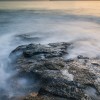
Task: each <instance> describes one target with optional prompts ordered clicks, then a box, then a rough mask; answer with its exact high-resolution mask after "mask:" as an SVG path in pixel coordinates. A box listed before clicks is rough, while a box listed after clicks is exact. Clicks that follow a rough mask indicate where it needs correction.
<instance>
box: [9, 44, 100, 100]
mask: <svg viewBox="0 0 100 100" xmlns="http://www.w3.org/2000/svg"><path fill="white" fill-rule="evenodd" d="M69 45H71V44H69V43H65V42H62V43H50V44H48V45H41V44H29V45H23V46H19V47H17V48H16V49H15V50H14V51H12V53H11V54H10V57H11V58H13V59H14V55H17V56H15V59H14V60H13V59H12V66H13V68H14V69H16V70H17V71H18V72H19V73H23V72H24V73H31V74H32V73H33V74H36V75H38V76H39V80H41V86H40V90H39V91H38V92H39V95H42V96H43V95H44V94H45V95H46V96H48V95H47V94H49V95H50V96H51V97H53V96H57V97H59V98H65V100H92V99H93V100H99V98H100V59H95V58H91V59H90V58H88V57H83V56H81V55H79V56H78V57H77V58H75V59H72V60H70V59H69V60H68V59H65V58H64V56H65V55H66V56H67V54H68V53H67V48H68V46H69ZM88 87H90V88H88ZM91 89H92V90H94V91H95V92H92V94H93V95H95V96H92V95H91V94H90V93H89V92H88V91H90V90H91ZM34 98H36V97H34ZM34 98H33V97H31V99H30V98H28V99H25V100H36V99H34ZM37 98H38V96H37ZM42 99H43V100H51V99H49V97H48V99H44V98H42ZM42 99H37V100H42ZM54 100H61V99H54ZM62 100H64V99H62Z"/></svg>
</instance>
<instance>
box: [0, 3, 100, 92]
mask: <svg viewBox="0 0 100 100" xmlns="http://www.w3.org/2000/svg"><path fill="white" fill-rule="evenodd" d="M53 42H69V43H73V45H71V46H70V48H69V49H68V53H69V54H68V55H67V56H66V59H70V58H71V59H74V58H76V57H77V56H78V55H83V56H86V57H90V58H95V57H100V2H99V1H98V2H97V1H84V2H83V1H77V2H74V1H71V2H69V1H68V2H0V88H3V89H5V91H7V92H9V93H12V91H10V90H11V88H10V87H9V86H8V85H7V83H6V80H7V79H8V78H9V77H12V76H13V75H14V74H15V72H11V71H10V72H9V71H8V70H6V69H9V68H10V65H9V62H10V59H9V54H10V52H11V51H12V50H13V49H15V48H16V47H17V46H19V45H22V44H29V43H41V44H48V43H53ZM22 83H23V84H24V83H25V85H26V83H27V80H26V79H23V80H22V81H21V82H20V84H22ZM7 87H9V88H8V89H7ZM8 90H9V91H8ZM9 93H8V94H9Z"/></svg>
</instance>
